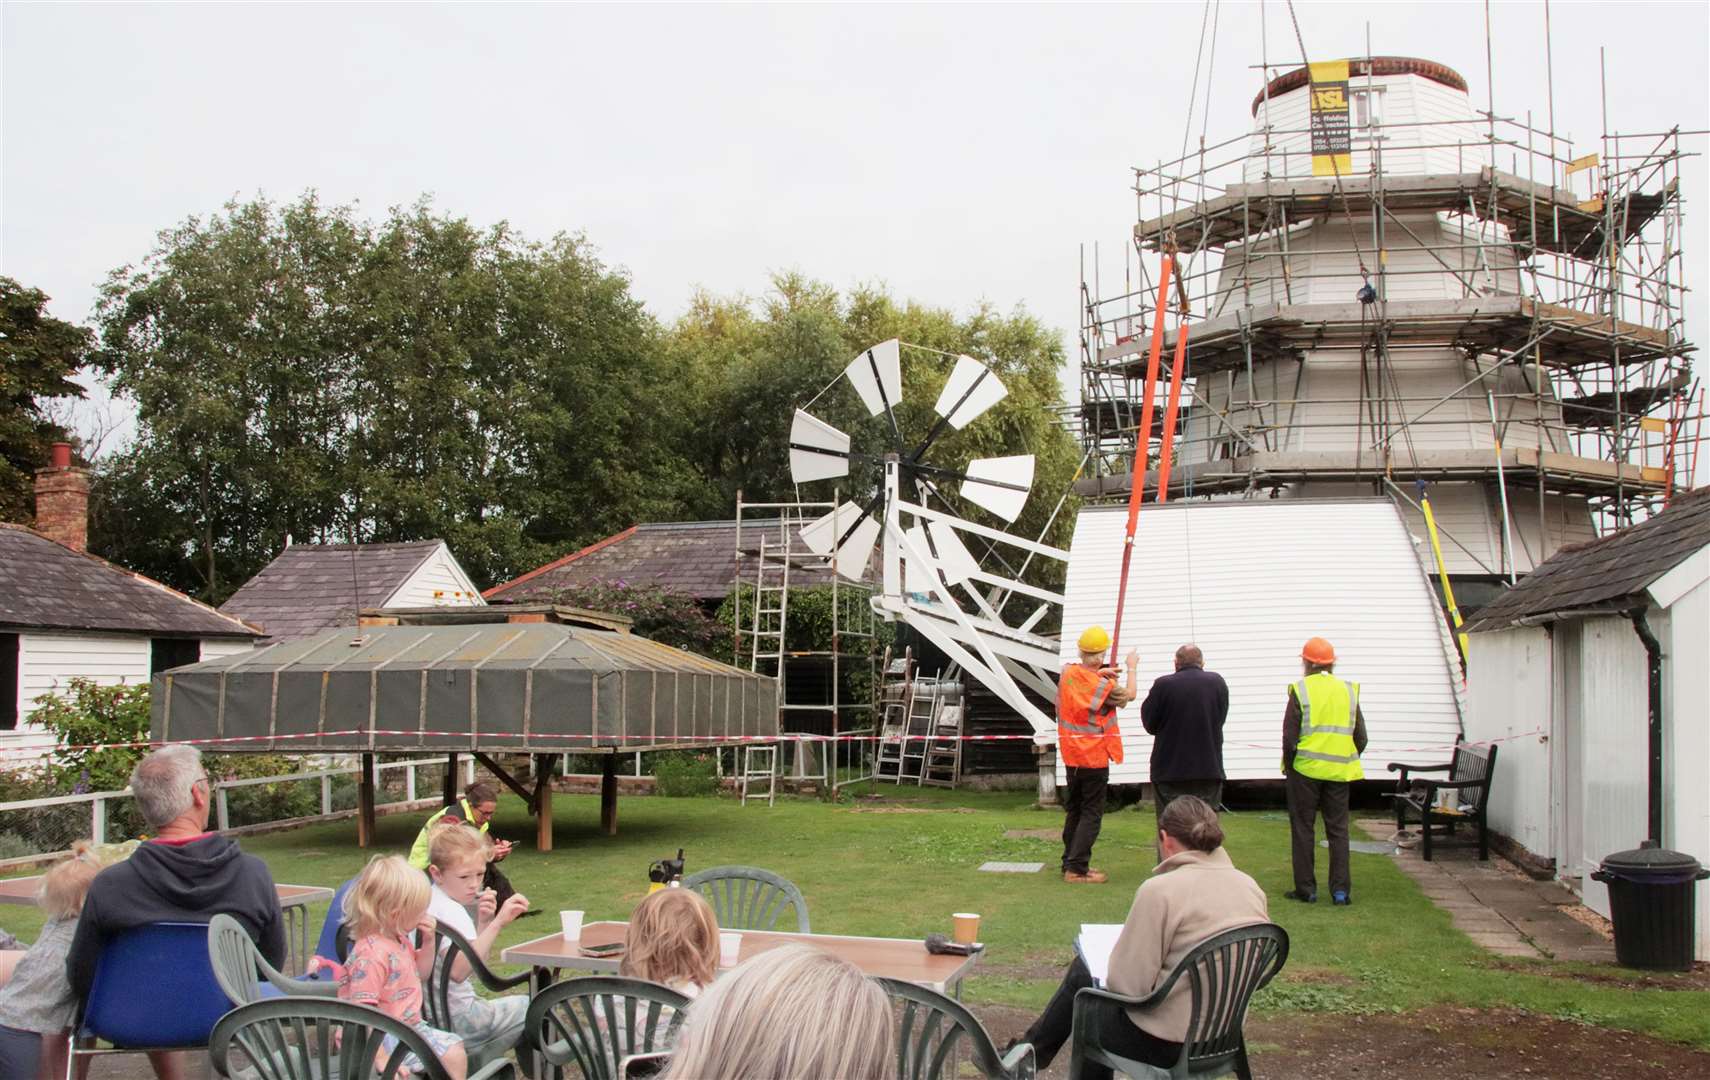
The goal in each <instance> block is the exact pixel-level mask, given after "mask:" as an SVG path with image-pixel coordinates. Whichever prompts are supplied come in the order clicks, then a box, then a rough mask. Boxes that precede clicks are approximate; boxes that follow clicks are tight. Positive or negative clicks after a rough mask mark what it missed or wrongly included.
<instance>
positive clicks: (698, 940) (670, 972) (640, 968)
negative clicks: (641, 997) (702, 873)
mask: <svg viewBox="0 0 1710 1080" xmlns="http://www.w3.org/2000/svg"><path fill="white" fill-rule="evenodd" d="M618 974H619V975H624V976H627V977H629V978H631V979H646V980H647V981H648V982H656V983H659V984H660V985H661V986H667V987H670V988H671V989H672V990H675V991H677V992H678V993H679V994H682V995H683V996H684V997H686V998H694V997H697V996H699V994H700V992H701V991H702V990H704V989H706V988H707V987H708V986H709V985H711V984H712V981H713V977H714V976H716V975H717V974H718V917H717V916H715V915H714V914H713V909H712V905H711V904H709V903H707V902H706V899H705V898H704V897H703V896H701V894H700V893H698V892H696V891H695V890H693V889H660V890H659V891H658V892H656V893H653V894H652V895H650V896H649V897H647V899H645V900H643V901H642V902H641V903H640V904H639V905H637V906H636V909H635V913H634V914H633V915H631V916H630V917H629V930H628V932H627V933H625V935H624V942H623V961H622V962H621V963H620V964H619V965H618Z"/></svg>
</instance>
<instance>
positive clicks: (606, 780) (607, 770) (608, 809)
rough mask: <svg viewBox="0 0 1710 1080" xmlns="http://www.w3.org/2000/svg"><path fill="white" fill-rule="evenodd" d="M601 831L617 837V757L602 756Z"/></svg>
mask: <svg viewBox="0 0 1710 1080" xmlns="http://www.w3.org/2000/svg"><path fill="white" fill-rule="evenodd" d="M600 762H601V765H600V829H601V831H602V832H604V833H605V834H606V835H607V836H616V835H617V755H616V754H601V755H600Z"/></svg>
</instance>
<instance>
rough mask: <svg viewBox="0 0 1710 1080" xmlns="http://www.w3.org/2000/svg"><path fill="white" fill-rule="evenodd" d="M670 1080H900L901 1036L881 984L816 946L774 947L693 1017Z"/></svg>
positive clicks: (733, 975)
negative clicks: (753, 1079) (761, 1079)
mask: <svg viewBox="0 0 1710 1080" xmlns="http://www.w3.org/2000/svg"><path fill="white" fill-rule="evenodd" d="M664 1075H665V1078H666V1080H748V1078H750V1077H762V1076H763V1077H768V1078H770V1080H819V1078H821V1077H838V1078H840V1080H893V1078H894V1077H895V1076H896V1036H895V1033H894V1032H893V1031H892V1028H891V1004H890V999H889V998H887V997H886V996H885V992H884V990H883V989H881V988H880V987H879V984H878V983H876V982H873V981H872V980H871V979H869V978H867V977H866V976H865V975H863V974H861V970H860V969H859V968H857V967H856V966H855V965H853V964H851V963H849V962H848V961H847V960H840V959H838V958H837V957H835V956H832V955H831V954H830V953H828V952H824V951H822V950H820V949H816V948H814V947H813V946H811V945H781V946H779V947H778V948H775V949H769V950H767V951H766V952H763V953H761V954H760V955H759V956H756V957H755V958H754V959H752V960H750V961H748V962H747V963H745V964H743V965H742V966H741V967H738V968H737V969H735V970H734V971H732V972H730V973H729V974H727V975H725V976H724V977H723V978H721V979H719V980H718V981H717V982H715V983H713V984H712V986H711V987H710V988H708V990H707V991H706V993H704V994H702V995H701V996H700V998H699V999H698V1000H697V1001H696V1002H695V1007H694V1008H693V1009H690V1010H689V1018H688V1019H687V1020H686V1021H684V1023H683V1030H682V1033H681V1034H680V1035H679V1036H678V1039H677V1048H676V1050H675V1051H674V1052H673V1053H672V1054H671V1064H670V1066H669V1067H668V1068H667V1069H666V1070H665V1074H664Z"/></svg>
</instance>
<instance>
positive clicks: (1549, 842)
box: [1443, 626, 1556, 858]
mask: <svg viewBox="0 0 1710 1080" xmlns="http://www.w3.org/2000/svg"><path fill="white" fill-rule="evenodd" d="M1551 647H1552V646H1551V641H1550V636H1549V634H1547V633H1546V632H1545V631H1544V629H1543V628H1542V627H1537V626H1522V627H1516V628H1514V629H1512V630H1501V631H1496V632H1492V633H1483V634H1472V635H1469V637H1468V648H1469V650H1470V654H1471V655H1470V657H1469V660H1468V664H1467V718H1466V727H1467V738H1468V739H1470V740H1472V741H1473V742H1483V741H1486V740H1496V739H1501V740H1504V741H1503V742H1500V743H1498V744H1497V745H1498V749H1497V752H1496V773H1495V776H1496V780H1495V782H1494V783H1493V784H1492V785H1491V789H1490V796H1489V797H1490V804H1489V807H1488V814H1489V820H1490V827H1491V828H1492V829H1495V830H1496V831H1497V832H1500V833H1502V834H1503V835H1504V836H1507V837H1510V838H1512V839H1513V840H1515V841H1517V842H1518V843H1519V844H1520V846H1522V847H1524V848H1525V849H1526V850H1527V851H1530V852H1532V853H1533V854H1536V855H1539V856H1542V857H1546V858H1548V857H1553V856H1552V854H1551V852H1552V847H1553V843H1554V840H1553V823H1552V808H1551V805H1550V798H1551V784H1550V768H1551V767H1550V753H1551V740H1550V738H1549V736H1550V733H1551V732H1552V731H1553V730H1555V726H1556V725H1555V722H1554V718H1553V717H1551V715H1550V703H1551V702H1552V701H1553V700H1554V699H1555V695H1554V694H1553V693H1552V692H1551V684H1552V680H1553V679H1554V672H1553V663H1552V659H1551ZM1443 760H1445V761H1447V760H1448V759H1447V758H1444V759H1443Z"/></svg>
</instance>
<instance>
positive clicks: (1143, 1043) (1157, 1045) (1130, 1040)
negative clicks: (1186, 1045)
mask: <svg viewBox="0 0 1710 1080" xmlns="http://www.w3.org/2000/svg"><path fill="white" fill-rule="evenodd" d="M1092 985H1093V980H1092V975H1091V973H1089V972H1088V971H1087V965H1086V962H1085V961H1083V960H1082V959H1081V958H1080V957H1079V956H1078V955H1077V956H1076V957H1075V960H1074V962H1073V963H1071V964H1070V965H1069V970H1068V971H1066V972H1064V973H1063V981H1062V982H1061V983H1059V984H1058V986H1057V992H1056V993H1054V994H1052V995H1051V1000H1050V1001H1048V1002H1046V1003H1045V1011H1044V1012H1042V1013H1040V1014H1039V1019H1037V1020H1035V1021H1033V1025H1032V1026H1031V1027H1029V1028H1028V1029H1027V1034H1025V1035H1023V1036H1022V1039H1024V1040H1025V1041H1027V1042H1030V1043H1032V1044H1033V1053H1034V1056H1035V1057H1036V1058H1037V1060H1038V1063H1039V1071H1040V1072H1044V1071H1045V1069H1046V1067H1047V1066H1049V1065H1050V1064H1051V1060H1052V1059H1053V1058H1055V1057H1056V1056H1057V1051H1059V1050H1061V1049H1062V1048H1063V1044H1064V1043H1066V1042H1068V1041H1069V1036H1070V1035H1072V1034H1073V1033H1074V1026H1075V994H1076V993H1077V992H1078V991H1079V990H1080V989H1081V988H1082V987H1086V986H1092ZM1104 1048H1105V1049H1106V1050H1109V1051H1110V1052H1111V1053H1113V1054H1117V1055H1119V1056H1121V1057H1125V1058H1133V1059H1134V1060H1135V1061H1144V1062H1145V1063H1146V1064H1148V1065H1156V1066H1157V1067H1158V1068H1160V1069H1167V1068H1169V1067H1170V1066H1171V1065H1174V1064H1175V1063H1176V1059H1177V1058H1179V1057H1181V1056H1182V1044H1181V1043H1178V1042H1170V1041H1169V1040H1168V1039H1160V1038H1158V1037H1157V1036H1156V1035H1153V1034H1151V1033H1149V1032H1146V1031H1142V1030H1141V1029H1139V1028H1137V1027H1135V1026H1134V1024H1133V1023H1132V1022H1131V1021H1129V1020H1128V1018H1127V1017H1126V1015H1125V1016H1124V1017H1123V1022H1122V1023H1120V1024H1116V1025H1114V1026H1113V1027H1112V1028H1111V1029H1110V1030H1109V1031H1106V1032H1105V1033H1104ZM1085 1075H1086V1076H1087V1078H1088V1080H1110V1075H1111V1072H1110V1070H1109V1069H1107V1068H1106V1067H1104V1066H1103V1065H1100V1064H1098V1063H1096V1062H1091V1061H1089V1062H1087V1067H1086V1069H1085Z"/></svg>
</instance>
